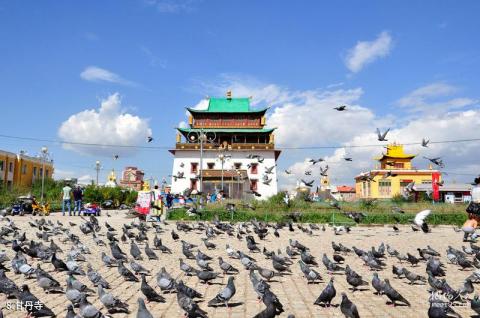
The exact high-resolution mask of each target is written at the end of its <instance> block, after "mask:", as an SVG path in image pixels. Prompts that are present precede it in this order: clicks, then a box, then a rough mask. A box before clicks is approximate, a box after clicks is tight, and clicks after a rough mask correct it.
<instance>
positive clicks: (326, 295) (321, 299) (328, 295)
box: [314, 277, 337, 307]
mask: <svg viewBox="0 0 480 318" xmlns="http://www.w3.org/2000/svg"><path fill="white" fill-rule="evenodd" d="M333 280H334V278H333V277H331V278H330V282H329V283H328V285H327V286H326V287H325V289H324V290H322V292H321V293H320V295H319V296H318V298H317V300H315V302H314V305H321V304H323V305H324V306H326V307H330V304H331V302H332V299H333V298H335V296H336V295H337V291H336V290H335V286H333Z"/></svg>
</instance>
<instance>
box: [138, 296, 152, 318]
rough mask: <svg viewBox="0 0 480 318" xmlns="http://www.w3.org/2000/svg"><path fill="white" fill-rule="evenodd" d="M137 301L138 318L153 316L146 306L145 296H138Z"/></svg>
mask: <svg viewBox="0 0 480 318" xmlns="http://www.w3.org/2000/svg"><path fill="white" fill-rule="evenodd" d="M137 303H138V310H137V318H153V315H152V314H151V313H150V312H149V311H148V309H147V307H146V306H145V301H144V300H143V298H138V299H137Z"/></svg>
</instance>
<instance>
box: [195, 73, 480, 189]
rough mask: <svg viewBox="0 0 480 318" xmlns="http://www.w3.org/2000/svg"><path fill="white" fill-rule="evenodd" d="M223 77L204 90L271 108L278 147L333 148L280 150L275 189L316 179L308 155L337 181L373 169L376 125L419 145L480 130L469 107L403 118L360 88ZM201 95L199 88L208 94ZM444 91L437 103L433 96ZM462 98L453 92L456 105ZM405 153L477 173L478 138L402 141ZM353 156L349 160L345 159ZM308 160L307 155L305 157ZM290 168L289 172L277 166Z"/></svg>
mask: <svg viewBox="0 0 480 318" xmlns="http://www.w3.org/2000/svg"><path fill="white" fill-rule="evenodd" d="M245 79H246V78H245V77H234V76H223V77H222V80H221V81H220V85H218V86H215V85H214V84H210V83H203V84H202V87H203V88H205V89H208V91H207V92H210V93H215V94H220V93H222V92H223V93H224V92H225V91H226V90H227V89H232V91H233V96H242V97H244V96H252V97H253V99H252V101H253V102H254V103H255V104H256V105H259V106H262V107H263V106H265V104H267V105H271V106H273V109H272V110H270V111H269V113H267V114H268V118H267V124H268V126H270V127H278V129H277V131H276V133H275V141H276V146H277V147H280V148H285V147H309V146H322V145H328V146H338V147H341V148H337V149H312V150H308V149H305V150H301V149H300V150H299V149H294V150H289V149H284V150H283V151H282V154H281V156H280V161H279V171H280V172H279V184H280V185H279V187H280V188H281V189H283V188H288V187H293V186H295V184H296V182H297V180H299V179H301V178H303V179H305V180H311V179H312V178H315V179H316V180H319V179H320V178H319V168H318V167H319V166H320V165H321V166H324V165H325V163H321V164H316V165H315V166H311V164H310V163H308V159H309V158H312V157H313V158H324V159H325V160H326V164H328V165H329V167H330V170H329V171H330V174H329V175H330V178H331V181H332V183H335V184H350V185H351V184H353V182H354V181H353V177H354V176H355V175H357V174H358V173H360V172H362V171H367V170H370V169H372V168H374V166H375V161H374V160H373V158H374V157H376V156H378V155H380V154H381V153H382V151H384V150H385V149H383V147H382V145H383V144H384V143H380V142H378V140H377V135H376V132H375V129H376V127H379V128H383V129H385V128H388V127H390V128H392V130H391V131H390V132H389V134H388V136H387V139H388V140H389V141H390V142H393V141H397V142H403V143H411V142H417V143H420V142H421V140H422V138H424V137H425V138H428V139H430V140H433V141H442V140H452V139H469V138H475V137H478V135H476V134H475V131H477V130H478V129H477V128H476V127H480V126H479V125H480V110H478V109H469V110H463V111H459V110H457V111H456V112H448V113H445V112H443V113H441V112H432V114H429V113H420V114H418V115H417V116H415V117H411V118H408V119H405V118H406V117H405V116H404V114H398V115H388V114H387V115H378V114H376V113H375V111H374V110H373V109H371V108H369V107H366V106H365V105H362V104H361V101H360V99H361V97H362V94H363V90H362V89H361V88H353V89H334V90H306V91H291V90H289V89H288V88H283V87H281V86H278V85H276V84H271V83H262V82H259V81H256V80H254V79H251V78H247V79H248V80H245ZM207 92H203V93H207ZM415 92H416V93H415V94H413V96H417V95H420V96H427V97H429V98H430V96H433V95H435V96H437V99H436V102H438V103H444V104H445V103H447V102H449V103H452V104H454V103H455V101H451V100H450V101H449V100H448V95H449V94H451V93H453V92H457V90H456V89H454V88H452V87H449V86H442V85H437V86H436V87H435V86H433V87H422V88H419V89H417V90H415ZM439 92H443V97H444V98H443V99H445V98H447V101H445V100H442V98H440V97H441V96H440V95H439V94H438V93H439ZM462 99H464V100H466V99H468V98H467V97H459V98H457V100H458V101H459V103H460V102H461V101H462ZM341 104H345V105H347V111H345V112H338V111H336V110H333V109H332V108H333V107H335V106H338V105H341ZM350 145H378V146H374V147H366V148H352V147H349V146H350ZM406 151H407V152H411V153H414V154H418V155H419V156H418V158H417V159H416V160H415V161H414V164H415V165H416V166H417V167H418V168H426V167H428V162H427V161H426V160H425V159H422V156H441V157H443V158H444V161H445V163H446V169H445V170H446V171H451V172H456V173H458V172H461V173H464V172H468V173H473V172H475V173H477V172H476V171H478V172H480V163H478V160H476V159H477V158H478V157H479V156H480V143H475V142H472V143H454V144H452V143H446V144H431V145H430V146H429V147H428V148H423V147H421V146H419V145H418V146H406ZM346 156H348V157H352V158H353V161H352V162H347V161H345V160H344V158H345V157H346ZM306 158H307V159H306ZM285 169H288V170H291V171H292V174H291V175H287V174H286V173H284V172H283V171H284V170H285ZM307 169H308V170H312V176H305V175H304V171H305V170H307ZM453 176H455V175H454V174H452V175H449V176H446V179H447V181H448V180H453V179H452V178H453ZM456 180H457V181H459V182H460V181H462V180H463V181H465V180H467V181H469V179H468V177H463V179H461V178H460V177H459V178H457V179H456Z"/></svg>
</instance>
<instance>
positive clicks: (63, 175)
mask: <svg viewBox="0 0 480 318" xmlns="http://www.w3.org/2000/svg"><path fill="white" fill-rule="evenodd" d="M74 177H75V172H74V171H71V170H63V169H58V168H55V170H54V171H53V178H54V179H55V180H63V179H71V178H74Z"/></svg>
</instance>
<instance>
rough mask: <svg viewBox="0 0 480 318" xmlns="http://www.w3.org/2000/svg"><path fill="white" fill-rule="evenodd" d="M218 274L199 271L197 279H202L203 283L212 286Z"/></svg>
mask: <svg viewBox="0 0 480 318" xmlns="http://www.w3.org/2000/svg"><path fill="white" fill-rule="evenodd" d="M217 276H218V273H215V272H210V271H197V277H198V279H200V281H201V282H202V283H208V284H210V281H211V280H214V279H215V278H217Z"/></svg>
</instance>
